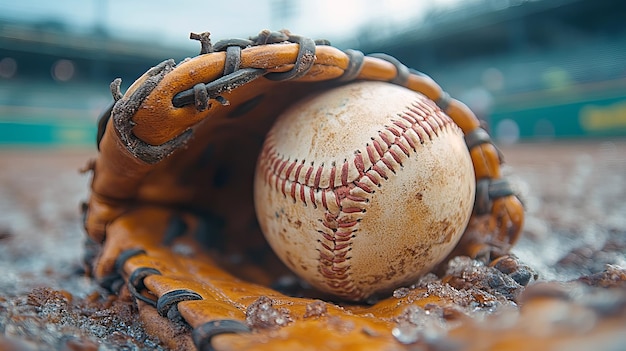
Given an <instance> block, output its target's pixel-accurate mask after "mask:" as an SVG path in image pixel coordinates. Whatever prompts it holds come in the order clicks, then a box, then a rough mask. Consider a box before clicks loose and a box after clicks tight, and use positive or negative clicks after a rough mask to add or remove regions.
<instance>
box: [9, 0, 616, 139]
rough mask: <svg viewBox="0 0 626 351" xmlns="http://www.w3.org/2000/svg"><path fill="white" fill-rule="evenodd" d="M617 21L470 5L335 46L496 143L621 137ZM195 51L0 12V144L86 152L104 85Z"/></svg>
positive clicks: (598, 0)
mask: <svg viewBox="0 0 626 351" xmlns="http://www.w3.org/2000/svg"><path fill="white" fill-rule="evenodd" d="M624 18H626V2H622V1H614V0H471V1H461V2H459V3H458V4H457V5H455V6H454V7H450V8H446V10H445V11H444V10H442V9H438V8H434V9H432V10H430V12H428V13H427V14H425V15H424V16H423V17H420V19H419V20H416V21H415V22H413V23H411V24H410V25H406V24H402V25H397V24H389V23H388V22H384V21H381V23H379V24H377V23H371V24H369V25H368V26H367V27H366V28H363V29H362V30H360V31H359V32H358V35H357V36H356V37H355V38H346V41H345V42H346V43H350V47H351V48H355V49H360V50H362V51H364V52H365V53H372V52H385V53H388V54H391V55H393V56H395V57H397V58H398V59H400V60H401V61H402V62H404V63H405V64H407V65H408V66H410V67H413V68H415V69H417V70H419V71H422V72H425V73H426V74H428V75H430V76H432V77H433V78H434V79H435V80H437V81H438V82H439V83H440V84H441V85H442V86H443V87H444V89H446V90H447V91H448V92H449V93H450V94H451V95H453V96H455V97H457V98H459V99H461V100H462V101H464V102H465V103H467V104H468V105H470V107H471V108H472V109H474V110H475V112H476V113H477V114H478V115H479V116H480V117H481V118H483V119H485V120H487V121H488V122H489V124H490V126H491V128H492V132H493V133H494V135H495V136H496V139H497V140H498V141H500V142H502V143H515V142H520V141H532V140H545V139H559V138H597V137H616V136H617V137H621V136H625V135H626V65H625V64H624V63H625V62H626V24H625V23H626V22H625V21H624ZM385 23H386V24H385ZM302 34H306V33H302ZM335 44H338V46H339V47H341V44H342V43H335ZM345 48H347V47H345ZM195 54H196V53H195V52H187V51H185V50H183V49H181V48H173V47H163V46H158V45H154V44H152V43H149V42H140V41H137V40H134V41H131V40H125V39H122V38H119V37H115V38H114V37H111V36H109V35H108V34H107V32H106V31H104V30H101V29H100V28H98V27H94V30H93V31H90V32H75V31H72V30H70V29H68V28H66V26H64V24H63V23H60V22H43V23H39V22H36V23H33V22H24V21H21V22H20V21H15V20H10V19H6V18H4V19H2V18H1V17H0V146H18V147H22V146H29V147H30V146H44V147H49V146H51V145H56V146H64V145H71V146H75V145H88V146H93V142H94V138H95V128H96V127H95V125H96V119H97V116H98V114H99V113H100V111H102V110H103V109H104V108H105V107H106V106H107V105H108V104H109V103H110V101H111V98H110V92H109V88H108V85H109V83H110V82H111V81H112V80H113V79H114V78H117V77H121V78H122V79H123V82H124V85H123V87H125V86H128V84H130V83H132V81H133V80H134V79H135V78H136V77H137V76H139V75H140V74H142V73H143V72H144V71H145V70H146V69H147V68H148V67H151V66H153V65H155V64H157V63H159V62H161V61H163V60H164V59H167V58H174V59H176V60H180V59H182V58H184V57H187V56H192V55H195Z"/></svg>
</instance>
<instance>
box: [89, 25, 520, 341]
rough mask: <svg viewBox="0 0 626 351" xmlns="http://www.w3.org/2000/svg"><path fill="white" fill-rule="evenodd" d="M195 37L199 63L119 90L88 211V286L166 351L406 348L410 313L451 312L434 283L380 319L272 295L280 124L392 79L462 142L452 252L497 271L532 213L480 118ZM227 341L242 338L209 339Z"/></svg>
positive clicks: (421, 83)
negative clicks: (270, 175) (103, 290)
mask: <svg viewBox="0 0 626 351" xmlns="http://www.w3.org/2000/svg"><path fill="white" fill-rule="evenodd" d="M192 38H195V39H199V40H200V41H201V43H202V51H201V54H200V55H199V56H196V57H194V58H191V59H187V60H185V61H183V62H180V63H178V64H176V63H175V62H174V61H173V60H168V61H164V62H163V63H161V64H159V65H157V66H155V67H153V68H151V69H150V70H148V71H147V72H146V73H145V74H144V75H143V76H142V77H140V78H139V79H137V81H136V82H135V83H134V84H132V86H131V87H130V88H129V89H128V90H127V91H126V93H125V94H123V95H122V94H121V92H120V91H119V86H120V81H119V80H116V81H114V82H113V83H112V85H111V87H112V92H113V97H114V99H115V103H114V105H113V106H112V107H111V109H110V110H109V111H107V112H106V113H105V114H104V115H103V117H102V118H101V121H100V125H99V126H100V130H99V135H98V147H99V154H98V157H97V159H96V160H95V161H93V162H92V163H91V164H90V165H89V166H90V168H91V169H93V181H92V184H91V190H92V191H91V196H90V199H89V201H88V203H87V204H86V205H85V208H84V209H85V228H86V231H87V233H88V236H89V240H88V246H87V248H88V250H87V256H86V261H87V263H88V264H89V265H90V266H91V271H92V274H93V275H94V277H95V278H96V279H98V280H99V281H100V282H101V283H102V284H103V285H104V286H106V287H108V288H109V289H111V290H112V291H115V292H119V291H120V289H122V290H123V291H124V289H128V291H129V292H130V293H131V294H132V295H133V296H134V297H135V298H136V299H137V301H138V306H139V311H140V314H141V317H142V318H143V319H144V321H145V322H146V326H147V328H148V329H149V330H150V331H152V332H153V333H154V334H156V335H158V336H159V337H160V338H161V339H162V340H165V341H167V342H168V343H169V344H170V346H172V347H175V348H176V347H178V348H186V347H191V343H192V339H193V343H195V345H196V346H197V347H198V348H199V349H211V348H213V347H215V348H218V349H239V348H241V347H244V346H245V347H246V348H251V347H254V348H255V349H272V350H277V349H282V348H285V349H287V348H288V349H299V348H301V347H304V346H307V347H314V348H320V349H334V348H338V349H339V348H341V349H346V348H351V347H359V348H360V349H370V348H371V349H376V350H382V349H396V348H399V347H401V346H402V345H403V343H402V339H401V338H398V335H394V334H393V333H392V330H396V329H397V328H396V327H397V324H398V318H401V315H402V314H403V313H405V310H406V307H407V306H408V305H412V306H414V307H416V308H417V307H419V308H424V307H427V306H443V305H445V304H446V303H448V302H450V299H449V298H445V296H444V297H442V296H443V295H442V294H439V295H437V294H428V293H427V294H426V295H424V294H423V293H424V292H427V290H428V289H427V288H426V285H424V286H422V288H419V287H418V286H414V287H413V289H411V290H410V293H409V292H407V293H406V294H404V295H403V296H400V297H398V296H396V297H388V298H385V299H383V300H381V301H379V302H378V303H376V304H375V305H373V306H370V305H340V304H336V303H331V302H323V301H330V300H328V297H327V296H324V295H323V294H320V293H316V292H314V291H309V290H307V289H306V288H302V289H297V291H295V292H294V291H293V290H292V291H291V292H290V293H279V292H278V291H277V289H278V288H279V289H278V290H281V289H282V288H285V286H286V284H278V286H276V285H275V286H274V287H277V289H272V288H269V286H271V285H272V283H274V282H275V281H276V279H277V278H279V277H281V276H284V275H285V274H288V271H287V269H286V268H285V267H284V266H283V265H282V264H281V263H280V262H279V261H278V260H277V259H276V257H275V255H273V253H272V252H271V250H270V249H268V247H267V245H266V243H265V241H264V239H263V236H262V234H261V233H260V231H259V228H258V224H257V221H256V219H255V213H254V205H253V200H252V194H253V190H252V183H253V182H252V179H253V174H254V168H255V162H256V159H257V156H258V153H259V151H260V149H261V145H262V143H263V139H264V136H265V134H266V133H267V131H268V130H269V128H270V127H271V126H272V123H273V121H274V119H275V117H276V116H278V115H280V113H281V112H282V111H284V110H285V109H286V108H287V107H289V106H290V105H292V104H293V103H294V102H295V101H297V100H299V99H301V98H302V97H305V96H307V95H309V94H312V93H314V92H318V91H323V90H325V89H328V88H329V87H335V86H338V85H343V84H350V83H351V82H354V81H357V80H375V81H385V82H391V83H394V84H398V85H401V86H404V87H406V88H408V89H410V90H413V91H416V92H419V93H421V94H423V95H424V96H426V97H427V98H428V99H430V100H432V101H433V102H434V103H435V104H436V106H435V108H437V107H438V108H439V109H441V110H442V111H444V112H445V113H446V114H447V115H448V116H450V117H451V118H452V120H453V121H454V122H455V123H456V124H457V125H458V126H459V127H460V128H461V130H462V131H463V133H464V134H465V141H466V143H467V147H468V148H469V150H470V155H471V158H472V161H473V164H474V171H475V175H476V180H477V186H476V189H477V193H476V202H475V206H474V212H473V215H472V221H471V223H470V225H469V226H468V228H467V230H466V233H465V235H464V237H463V239H462V240H461V243H460V244H459V246H458V247H457V248H456V249H455V251H454V253H453V255H454V256H456V255H467V256H471V257H476V256H479V255H485V256H487V257H490V259H493V258H496V257H500V256H502V255H504V254H506V253H507V252H508V250H509V249H510V247H511V246H512V245H513V244H514V243H515V242H516V240H517V239H518V236H519V233H520V230H521V226H522V223H523V217H524V213H523V207H522V204H521V202H520V201H519V200H518V198H517V197H516V195H515V194H513V191H512V190H511V188H510V186H509V185H508V183H507V182H506V180H504V179H503V178H502V177H501V173H500V163H501V161H502V159H501V155H500V154H499V152H498V150H497V149H496V148H495V147H494V145H493V143H492V142H491V140H490V138H489V135H488V134H487V132H485V130H484V129H482V128H481V127H480V122H479V120H478V119H477V118H476V117H475V115H474V114H473V113H472V112H471V111H470V110H469V109H468V108H467V107H466V106H465V105H464V104H462V103H461V102H459V101H457V100H455V99H452V98H450V97H449V96H448V95H447V94H446V93H445V92H444V91H443V90H442V89H441V88H440V87H439V86H438V85H437V84H436V83H435V82H434V81H433V80H432V79H431V78H429V77H428V76H426V75H424V74H422V73H419V72H417V71H414V70H411V69H408V68H407V67H406V66H404V65H402V64H401V63H400V62H398V61H397V60H396V59H394V58H393V57H390V56H387V55H383V54H376V55H371V56H364V55H363V54H362V53H360V52H358V51H353V50H348V51H341V50H339V49H337V48H335V47H332V46H330V45H329V44H328V43H325V42H317V43H316V42H314V41H313V40H311V39H308V38H304V37H300V36H296V35H291V34H290V33H288V32H286V31H282V32H269V31H263V32H261V33H260V34H259V35H258V36H256V37H254V38H251V39H250V40H242V39H236V40H226V41H220V42H218V43H216V44H215V45H212V44H211V42H210V40H209V37H208V33H207V34H201V35H192ZM433 106H434V105H433ZM233 160H237V162H234V161H233ZM479 222H485V224H486V225H484V226H480V225H477V224H476V223H479ZM287 285H289V284H287ZM282 290H284V289H282ZM403 291H404V290H403ZM407 291H408V289H407ZM283 292H285V291H283ZM294 294H299V295H305V296H307V297H306V298H305V297H293V296H294ZM398 294H400V295H402V294H401V293H398ZM420 294H421V295H420ZM290 295H291V296H290ZM321 299H323V300H321ZM398 299H400V300H402V302H403V303H398ZM394 328H396V329H394ZM250 331H253V332H252V333H250ZM223 333H231V334H232V333H236V334H237V335H228V336H227V335H220V336H219V337H215V338H213V336H215V335H218V334H223ZM396 334H397V333H396ZM189 335H192V338H190V337H189Z"/></svg>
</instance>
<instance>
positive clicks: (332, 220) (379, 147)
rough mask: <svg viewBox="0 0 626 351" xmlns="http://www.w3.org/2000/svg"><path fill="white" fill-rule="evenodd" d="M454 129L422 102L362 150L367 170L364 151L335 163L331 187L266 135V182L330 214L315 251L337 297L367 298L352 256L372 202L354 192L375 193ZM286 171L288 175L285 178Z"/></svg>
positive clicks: (320, 168)
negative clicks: (420, 148)
mask: <svg viewBox="0 0 626 351" xmlns="http://www.w3.org/2000/svg"><path fill="white" fill-rule="evenodd" d="M451 125H454V126H456V124H455V123H454V122H453V121H452V119H451V118H450V117H449V116H447V115H445V114H444V113H443V112H442V111H441V110H440V109H439V108H438V107H437V106H436V105H435V104H434V103H433V102H431V101H429V100H427V99H418V100H416V101H414V102H413V103H412V104H411V105H410V106H408V107H407V108H406V110H405V111H404V112H403V113H401V114H398V115H397V116H396V117H394V118H392V121H391V123H390V124H389V125H387V126H385V127H384V129H383V130H381V131H379V132H378V133H376V134H377V135H375V136H374V137H372V138H371V142H369V143H366V145H364V149H365V150H364V151H365V152H366V153H367V159H366V160H367V161H369V163H368V164H367V165H366V162H365V161H366V160H365V159H364V156H363V153H362V151H361V150H357V151H355V153H354V158H353V159H352V160H344V161H343V162H341V164H339V165H337V164H335V163H333V164H332V166H331V168H330V169H329V173H328V177H329V179H328V181H329V183H328V186H326V187H324V188H323V187H322V186H321V185H322V176H323V174H324V164H323V163H322V164H321V165H319V166H317V167H315V166H314V164H313V163H311V164H310V166H305V163H306V161H305V160H302V161H300V162H298V161H297V160H294V161H289V159H288V158H287V159H284V158H283V156H281V155H279V154H278V153H277V152H276V149H275V144H274V138H273V137H274V136H273V135H271V133H270V135H268V138H267V142H266V144H265V146H264V148H263V151H262V155H263V156H262V157H264V159H266V160H267V161H266V167H267V170H266V172H265V179H266V181H267V183H268V184H272V183H274V184H275V189H277V190H278V189H281V190H282V193H283V194H286V193H287V192H286V191H285V187H286V186H289V187H290V188H289V189H290V191H289V196H290V197H291V198H292V199H293V200H294V201H297V200H299V201H301V202H302V203H303V204H304V205H307V195H306V194H307V191H308V202H310V203H311V204H312V205H313V206H314V207H315V208H317V207H318V206H319V205H321V207H322V208H323V209H325V210H326V212H325V214H324V217H323V218H322V219H320V220H319V222H320V223H321V225H322V228H323V230H318V234H319V235H320V239H319V240H318V242H319V246H318V249H317V251H318V252H319V256H318V272H319V273H320V274H321V275H322V276H324V277H325V279H327V281H326V284H327V285H328V286H330V287H332V288H334V289H338V290H336V291H335V292H336V293H338V292H341V293H343V294H345V296H353V297H357V298H359V297H363V293H362V292H361V291H360V290H359V289H358V288H357V287H356V286H355V285H354V283H353V282H352V281H351V280H350V279H349V278H350V264H349V261H350V256H349V252H350V250H351V245H352V240H353V239H354V238H355V237H356V234H355V233H356V232H357V231H358V225H359V222H360V218H361V216H362V214H360V213H364V212H365V210H366V207H367V206H368V205H367V204H368V203H369V198H368V197H364V196H360V195H358V194H355V193H354V191H356V190H360V191H362V192H364V193H365V194H372V193H374V191H375V190H374V187H376V186H380V185H381V182H382V181H383V180H386V179H387V178H388V175H387V172H393V173H395V172H396V171H397V170H398V169H399V168H400V167H402V163H403V161H404V160H406V159H407V158H408V157H410V155H411V151H413V152H416V151H417V143H420V144H424V142H425V141H426V140H432V139H433V138H434V137H435V136H437V135H438V134H439V132H440V131H441V130H442V129H444V128H447V127H449V126H451ZM392 135H393V137H392ZM394 146H395V147H397V149H395V148H394ZM398 150H400V151H398ZM287 164H289V165H287ZM351 164H353V165H354V167H355V169H356V171H357V172H356V173H357V174H356V178H355V179H350V175H351V173H350V166H351ZM285 167H287V168H286V172H285V173H284V174H283V173H282V171H283V170H284V169H285ZM304 167H307V169H306V172H305V175H304V179H303V181H302V180H301V179H300V174H301V172H302V170H303V168H304ZM314 168H315V169H314ZM338 168H339V169H338ZM294 169H295V172H294ZM337 172H340V173H339V179H338V181H339V180H340V181H341V185H339V184H335V180H336V176H337ZM292 173H293V175H292ZM313 174H315V175H313ZM353 177H354V176H353ZM272 178H274V179H272ZM279 182H280V183H279ZM287 183H289V184H287ZM279 184H280V185H281V186H280V187H278V185H279ZM297 186H299V187H300V189H299V191H297V189H296V187H297ZM316 194H319V196H316ZM298 195H299V196H298ZM331 198H334V201H332V202H331V203H330V204H333V205H336V206H337V208H338V212H337V211H336V210H335V209H331V208H330V207H329V202H328V201H331ZM346 201H349V202H346ZM344 202H345V203H344ZM342 204H343V205H342Z"/></svg>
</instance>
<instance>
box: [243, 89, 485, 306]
mask: <svg viewBox="0 0 626 351" xmlns="http://www.w3.org/2000/svg"><path fill="white" fill-rule="evenodd" d="M254 186H255V190H254V197H255V208H256V211H257V216H258V220H259V223H260V226H261V230H262V231H263V233H264V235H265V237H266V239H267V240H268V242H269V244H270V246H271V247H272V248H273V250H274V251H275V252H276V254H277V255H278V256H279V257H280V259H281V260H282V261H283V262H284V263H285V264H286V265H287V266H288V267H289V268H290V269H291V270H293V271H294V272H295V273H296V274H298V275H299V276H300V277H301V278H303V279H305V280H306V281H308V282H309V283H310V284H311V285H312V286H314V287H316V288H317V289H319V290H321V291H324V292H328V293H331V294H333V295H335V296H338V297H341V298H343V299H347V300H354V301H358V300H363V299H366V298H368V297H370V296H372V295H376V294H384V293H389V292H391V291H392V290H393V289H395V288H397V287H399V286H403V285H407V284H410V283H412V282H414V281H415V280H416V279H417V278H419V277H420V276H421V275H423V274H425V273H427V272H428V271H429V270H431V269H432V268H433V267H434V266H435V265H436V264H438V263H440V262H441V261H442V260H443V259H444V258H445V257H446V255H447V254H449V253H450V252H451V251H452V249H453V248H454V246H455V245H456V244H457V242H458V241H459V239H460V237H461V235H462V234H463V232H464V229H465V227H466V225H467V223H468V221H469V218H470V215H471V212H472V208H473V204H474V191H475V190H474V189H475V180H474V168H473V166H472V161H471V158H470V155H469V152H468V150H467V147H466V145H465V143H464V140H463V133H462V131H461V130H460V128H459V127H458V126H457V125H456V124H455V123H454V122H453V121H452V119H450V117H448V116H447V115H446V114H444V113H443V112H442V111H441V110H440V109H439V108H438V107H437V106H436V105H435V104H434V103H433V102H432V101H431V100H429V99H427V98H426V97H425V96H423V95H421V94H419V93H416V92H413V91H411V90H409V89H406V88H404V87H401V86H397V85H393V84H391V83H385V82H358V83H352V84H347V85H344V86H341V87H337V88H334V89H332V90H329V91H325V92H323V93H320V94H318V95H314V96H312V97H309V98H307V99H305V100H304V101H301V102H299V103H298V104H295V105H294V106H293V107H292V108H290V109H289V110H287V111H285V112H284V113H283V114H282V115H281V116H279V117H278V119H277V120H276V122H275V124H274V126H273V127H272V129H271V130H270V131H269V133H268V135H267V137H266V140H265V143H264V146H263V149H262V151H261V153H260V155H259V159H258V163H257V168H256V174H255V180H254Z"/></svg>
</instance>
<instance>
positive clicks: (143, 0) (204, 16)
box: [0, 0, 459, 45]
mask: <svg viewBox="0 0 626 351" xmlns="http://www.w3.org/2000/svg"><path fill="white" fill-rule="evenodd" d="M456 2H459V0H428V1H426V0H412V1H411V0H378V1H376V0H360V1H358V0H256V1H249V0H248V1H246V0H226V1H214V0H204V1H198V0H176V1H171V0H170V1H165V0H59V1H50V0H22V1H13V0H0V17H4V18H10V19H19V20H31V21H37V20H58V21H61V22H64V23H66V24H67V25H69V26H70V28H72V29H74V30H78V31H81V30H85V31H87V30H90V29H91V28H93V27H94V25H96V24H98V23H99V24H101V25H103V26H104V27H105V28H106V29H108V31H109V32H110V33H111V34H113V35H115V36H120V37H128V38H133V39H141V38H146V37H151V38H153V40H155V41H157V42H160V43H162V44H169V45H176V44H177V43H181V42H183V41H186V40H187V38H188V37H189V33H190V32H204V31H209V32H211V33H212V38H213V39H214V41H217V40H220V39H225V38H231V37H249V36H251V35H255V34H256V33H258V32H259V31H260V30H262V29H272V30H278V29H283V28H287V29H289V30H290V31H291V32H292V33H296V34H301V35H305V36H308V37H312V38H315V39H318V38H324V39H329V40H331V41H332V40H334V39H340V40H342V39H344V38H347V37H350V36H351V35H352V34H354V33H355V32H356V31H357V30H358V29H359V28H363V27H364V26H368V25H372V24H373V25H384V24H387V25H391V26H398V27H400V26H405V25H409V24H410V23H411V22H415V21H419V16H420V15H423V13H424V12H425V11H426V10H428V9H429V8H430V7H432V6H439V7H446V6H452V5H453V4H454V3H456Z"/></svg>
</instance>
